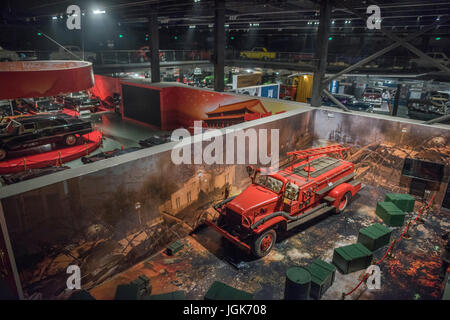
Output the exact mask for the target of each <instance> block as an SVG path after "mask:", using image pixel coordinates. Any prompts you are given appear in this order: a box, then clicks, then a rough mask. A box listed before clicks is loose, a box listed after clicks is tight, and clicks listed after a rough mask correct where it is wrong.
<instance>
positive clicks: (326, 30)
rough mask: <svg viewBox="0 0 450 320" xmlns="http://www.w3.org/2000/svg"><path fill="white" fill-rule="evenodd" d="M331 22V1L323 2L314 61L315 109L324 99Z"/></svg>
mask: <svg viewBox="0 0 450 320" xmlns="http://www.w3.org/2000/svg"><path fill="white" fill-rule="evenodd" d="M330 20H331V1H330V0H322V1H321V2H320V18H319V22H320V23H319V30H318V32H317V38H316V50H315V52H314V59H315V61H317V63H316V70H315V71H314V81H313V88H312V98H311V105H312V106H313V107H320V105H321V104H322V98H321V96H320V93H321V92H322V89H323V86H322V80H323V78H324V75H325V71H326V68H327V55H328V37H329V34H330Z"/></svg>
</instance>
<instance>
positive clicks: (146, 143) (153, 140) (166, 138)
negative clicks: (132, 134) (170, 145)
mask: <svg viewBox="0 0 450 320" xmlns="http://www.w3.org/2000/svg"><path fill="white" fill-rule="evenodd" d="M170 137H171V136H170V135H169V134H165V135H161V136H157V135H154V136H152V137H150V138H147V139H144V140H140V141H139V144H140V145H141V146H142V147H144V148H149V147H153V146H156V145H158V144H163V143H167V142H170V141H172V140H171V138H170Z"/></svg>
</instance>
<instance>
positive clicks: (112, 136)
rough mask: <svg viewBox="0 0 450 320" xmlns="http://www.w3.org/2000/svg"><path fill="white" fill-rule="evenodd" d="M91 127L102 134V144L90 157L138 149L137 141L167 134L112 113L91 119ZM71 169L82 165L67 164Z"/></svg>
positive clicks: (79, 162) (78, 162) (79, 161)
mask: <svg viewBox="0 0 450 320" xmlns="http://www.w3.org/2000/svg"><path fill="white" fill-rule="evenodd" d="M91 120H92V123H93V125H95V126H96V127H97V128H98V129H99V130H101V131H102V132H103V143H102V145H101V146H100V148H98V149H97V150H95V151H94V152H92V153H91V154H90V155H95V154H99V153H101V152H105V151H111V150H114V149H121V148H122V147H123V148H124V149H126V148H131V147H139V140H143V139H147V138H149V137H151V136H153V135H159V134H167V133H168V132H165V131H160V130H156V129H152V128H150V127H148V126H144V125H141V124H138V123H135V122H132V121H128V120H124V119H122V118H121V117H120V116H119V115H117V114H114V113H107V114H103V115H102V116H100V117H92V118H91ZM67 165H68V166H70V167H71V168H76V167H79V166H81V165H83V163H82V162H81V159H77V160H74V161H71V162H69V163H67Z"/></svg>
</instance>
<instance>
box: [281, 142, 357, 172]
mask: <svg viewBox="0 0 450 320" xmlns="http://www.w3.org/2000/svg"><path fill="white" fill-rule="evenodd" d="M349 149H350V148H349V147H342V146H341V145H339V144H336V145H333V146H328V147H321V148H311V149H305V150H299V151H291V152H288V153H287V155H288V156H293V158H292V162H291V169H292V167H293V165H294V163H295V162H296V161H297V160H303V159H307V161H308V169H306V171H307V172H308V180H309V179H310V174H311V163H310V161H309V160H310V159H311V158H312V157H315V156H320V155H323V154H332V153H337V154H339V156H340V157H341V159H342V158H343V155H342V152H343V151H347V150H349Z"/></svg>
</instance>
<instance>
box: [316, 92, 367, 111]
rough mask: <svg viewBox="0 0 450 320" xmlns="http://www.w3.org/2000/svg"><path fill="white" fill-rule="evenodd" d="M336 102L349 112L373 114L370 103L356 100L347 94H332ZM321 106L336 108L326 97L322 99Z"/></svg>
mask: <svg viewBox="0 0 450 320" xmlns="http://www.w3.org/2000/svg"><path fill="white" fill-rule="evenodd" d="M333 97H335V98H336V99H337V100H339V101H340V102H341V103H342V104H343V105H345V106H346V107H347V108H349V109H350V110H355V111H366V112H373V105H371V104H370V103H366V102H362V101H358V100H356V98H355V97H354V96H352V95H349V94H333ZM322 104H323V105H324V106H330V107H337V105H336V104H335V103H334V102H333V101H332V100H331V99H330V98H328V97H326V96H325V97H323V98H322Z"/></svg>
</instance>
